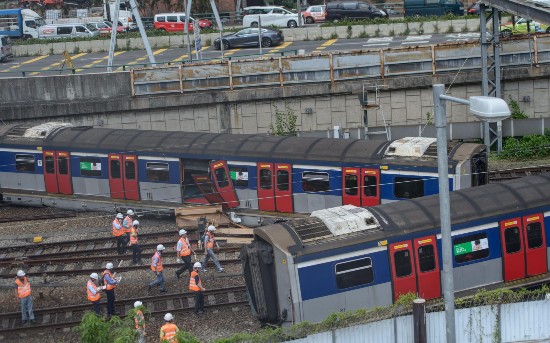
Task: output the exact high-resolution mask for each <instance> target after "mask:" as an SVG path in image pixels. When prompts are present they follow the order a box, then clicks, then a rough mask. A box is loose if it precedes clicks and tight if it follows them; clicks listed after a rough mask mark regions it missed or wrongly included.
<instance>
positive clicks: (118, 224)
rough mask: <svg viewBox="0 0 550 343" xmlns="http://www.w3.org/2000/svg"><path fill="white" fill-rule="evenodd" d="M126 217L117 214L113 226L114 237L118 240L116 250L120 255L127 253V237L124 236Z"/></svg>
mask: <svg viewBox="0 0 550 343" xmlns="http://www.w3.org/2000/svg"><path fill="white" fill-rule="evenodd" d="M123 219H124V216H123V215H122V213H117V215H116V217H115V219H114V220H113V224H112V233H113V237H115V239H116V250H117V253H118V254H119V255H123V254H124V253H125V252H126V244H127V242H126V236H125V235H124V233H125V231H124V226H122V224H123V221H122V220H123Z"/></svg>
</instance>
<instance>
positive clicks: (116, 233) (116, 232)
mask: <svg viewBox="0 0 550 343" xmlns="http://www.w3.org/2000/svg"><path fill="white" fill-rule="evenodd" d="M115 224H117V225H120V229H117V228H116V226H115ZM123 234H124V227H122V224H120V223H119V222H118V219H116V218H115V220H113V236H115V237H118V236H122V235H123Z"/></svg>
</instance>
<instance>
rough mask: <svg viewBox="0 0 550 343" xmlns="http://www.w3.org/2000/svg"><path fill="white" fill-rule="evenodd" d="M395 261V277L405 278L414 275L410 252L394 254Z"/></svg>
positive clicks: (402, 251)
mask: <svg viewBox="0 0 550 343" xmlns="http://www.w3.org/2000/svg"><path fill="white" fill-rule="evenodd" d="M393 261H394V263H395V276H397V277H404V276H409V275H411V274H412V264H411V254H409V251H408V250H401V251H396V252H394V253H393Z"/></svg>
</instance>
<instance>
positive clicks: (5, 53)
mask: <svg viewBox="0 0 550 343" xmlns="http://www.w3.org/2000/svg"><path fill="white" fill-rule="evenodd" d="M9 58H13V52H12V49H11V40H10V37H8V36H0V62H5V61H7V60H8V59H9Z"/></svg>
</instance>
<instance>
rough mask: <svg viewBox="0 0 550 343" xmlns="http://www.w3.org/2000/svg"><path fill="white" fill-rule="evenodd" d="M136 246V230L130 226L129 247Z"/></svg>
mask: <svg viewBox="0 0 550 343" xmlns="http://www.w3.org/2000/svg"><path fill="white" fill-rule="evenodd" d="M134 244H138V236H137V230H136V228H135V227H133V226H132V228H131V229H130V245H134Z"/></svg>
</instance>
